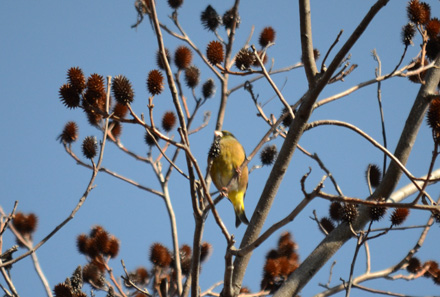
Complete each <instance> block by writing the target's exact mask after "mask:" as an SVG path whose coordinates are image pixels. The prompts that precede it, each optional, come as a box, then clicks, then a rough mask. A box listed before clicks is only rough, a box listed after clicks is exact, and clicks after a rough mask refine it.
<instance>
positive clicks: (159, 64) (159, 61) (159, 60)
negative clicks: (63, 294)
mask: <svg viewBox="0 0 440 297" xmlns="http://www.w3.org/2000/svg"><path fill="white" fill-rule="evenodd" d="M165 56H166V58H167V61H168V63H171V61H172V59H171V54H170V51H169V50H168V49H167V48H165ZM156 64H157V67H159V68H160V69H162V70H165V63H164V61H163V59H162V54H161V53H160V50H157V52H156Z"/></svg>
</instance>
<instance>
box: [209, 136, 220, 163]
mask: <svg viewBox="0 0 440 297" xmlns="http://www.w3.org/2000/svg"><path fill="white" fill-rule="evenodd" d="M219 155H220V136H216V137H215V138H214V142H213V143H212V144H211V148H210V149H209V152H208V156H209V158H210V159H215V158H217V157H218V156H219Z"/></svg>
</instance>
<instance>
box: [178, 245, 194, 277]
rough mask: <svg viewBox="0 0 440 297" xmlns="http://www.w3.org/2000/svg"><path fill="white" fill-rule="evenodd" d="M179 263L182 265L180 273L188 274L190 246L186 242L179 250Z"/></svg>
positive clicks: (189, 268)
mask: <svg viewBox="0 0 440 297" xmlns="http://www.w3.org/2000/svg"><path fill="white" fill-rule="evenodd" d="M179 254H180V264H181V266H182V273H183V274H184V275H188V274H189V271H190V270H191V254H192V251H191V247H190V246H189V245H187V244H184V245H182V247H181V248H180V250H179Z"/></svg>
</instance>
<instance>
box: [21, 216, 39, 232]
mask: <svg viewBox="0 0 440 297" xmlns="http://www.w3.org/2000/svg"><path fill="white" fill-rule="evenodd" d="M37 225H38V217H37V216H36V215H35V214H34V213H30V214H28V215H27V220H26V224H25V226H24V227H25V233H28V234H32V233H34V232H35V230H37Z"/></svg>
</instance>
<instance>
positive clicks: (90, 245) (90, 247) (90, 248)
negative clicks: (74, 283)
mask: <svg viewBox="0 0 440 297" xmlns="http://www.w3.org/2000/svg"><path fill="white" fill-rule="evenodd" d="M86 248H87V250H86V255H87V256H89V257H90V258H91V259H94V258H96V257H99V255H100V252H101V251H100V250H99V249H98V246H97V244H96V240H95V238H93V237H89V238H87V242H86Z"/></svg>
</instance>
